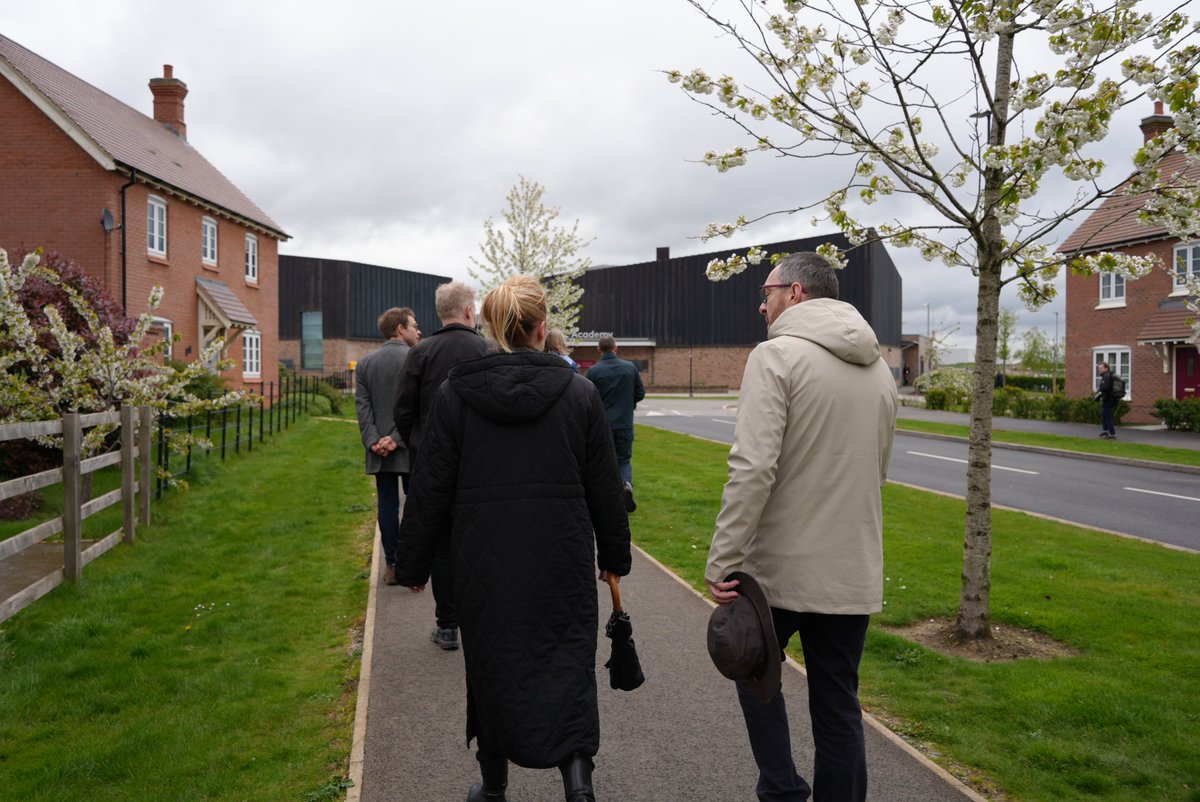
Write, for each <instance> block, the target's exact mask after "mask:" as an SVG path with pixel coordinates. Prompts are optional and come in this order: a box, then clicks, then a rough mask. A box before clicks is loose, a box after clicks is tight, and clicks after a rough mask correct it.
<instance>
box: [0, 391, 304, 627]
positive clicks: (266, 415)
mask: <svg viewBox="0 0 1200 802" xmlns="http://www.w3.org/2000/svg"><path fill="white" fill-rule="evenodd" d="M319 381H320V380H319V379H317V378H315V377H291V376H283V377H281V378H280V382H279V387H278V394H276V386H275V383H274V382H271V383H270V386H269V388H268V392H267V393H266V394H264V395H262V396H258V397H257V398H255V399H253V400H251V402H250V403H249V404H238V405H236V406H234V407H229V408H225V409H217V410H205V411H204V412H202V413H198V414H195V415H186V416H182V417H177V416H172V415H171V414H170V413H169V412H155V411H154V410H153V409H152V408H151V407H149V406H142V407H134V406H130V405H123V406H122V407H121V409H120V410H119V411H112V412H96V413H87V414H81V413H77V412H69V413H66V414H65V415H63V417H62V419H61V420H48V421H33V422H27V423H5V424H0V444H2V443H5V442H8V441H10V440H20V439H29V438H36V437H46V436H61V437H62V441H63V448H62V467H61V468H52V469H50V470H47V471H42V472H41V473H35V474H30V475H28V476H20V477H17V478H15V479H9V480H7V481H0V501H4V500H6V499H10V498H13V497H15V496H20V495H23V494H25V493H31V492H35V491H38V490H41V489H42V488H45V487H50V486H51V485H55V484H58V483H60V482H61V483H62V485H63V512H62V515H59V516H57V517H55V518H52V519H50V520H45V521H42V522H41V523H39V524H37V525H36V526H32V527H30V528H29V529H26V530H24V531H23V532H19V533H17V534H15V535H12V536H10V537H8V538H6V539H2V540H0V622H3V621H5V620H7V619H9V618H11V617H12V616H13V615H15V614H16V613H17V612H19V611H20V610H22V609H23V608H25V607H28V606H29V605H30V604H32V603H33V602H35V601H37V600H38V599H40V598H41V597H42V596H45V595H46V594H47V593H49V592H50V591H51V590H53V589H54V588H56V587H58V586H59V585H60V584H62V583H63V582H64V581H69V582H78V581H80V579H81V578H82V576H83V567H84V566H85V565H87V564H88V563H90V562H91V561H92V560H94V559H96V558H97V557H99V556H100V555H101V554H104V553H105V552H106V551H108V550H109V549H111V548H112V547H113V546H115V545H116V544H117V543H119V542H121V541H122V540H124V541H126V542H129V543H132V542H133V541H134V537H135V534H136V531H137V525H138V523H141V524H142V525H143V526H145V525H149V523H150V500H151V496H155V497H157V496H160V495H161V494H162V493H163V491H164V490H165V489H166V488H167V487H168V486H169V482H170V481H171V480H173V479H176V478H179V477H182V476H186V475H187V474H188V473H190V471H191V468H192V450H193V446H192V445H186V446H179V447H178V448H177V446H176V443H177V442H178V441H177V438H179V437H180V436H185V437H186V438H187V439H185V440H184V441H183V442H189V440H190V438H192V437H194V436H196V437H198V436H200V435H201V433H203V438H204V440H207V441H208V442H209V443H211V445H210V446H209V447H207V448H205V449H204V450H205V451H206V452H207V451H217V452H218V453H219V457H220V459H221V461H224V460H225V457H226V450H227V447H228V450H230V451H232V452H233V453H235V454H236V453H238V452H239V451H240V450H241V449H242V448H245V449H246V450H247V451H249V450H252V449H253V447H254V438H255V424H256V423H257V425H258V432H257V436H258V440H259V442H260V443H262V442H265V439H266V437H267V436H270V435H274V434H275V433H276V432H279V431H282V430H283V429H286V428H287V427H288V425H289V424H290V423H294V422H295V421H296V419H297V417H298V416H299V415H301V414H307V412H308V409H309V404H310V401H311V399H312V397H313V396H314V395H316V393H317V384H318V382H319ZM243 406H245V407H246V417H245V420H243V416H242V412H243V410H242V407H243ZM256 410H257V418H258V420H257V421H256V420H255V417H256ZM111 424H117V425H118V426H119V427H120V448H119V449H118V450H115V451H111V452H110V453H106V454H101V455H99V456H95V457H87V458H84V457H83V454H82V445H83V433H84V430H86V429H90V428H92V427H95V426H102V425H111ZM218 442H219V445H218ZM172 455H174V456H175V459H174V460H172ZM180 463H182V464H180ZM118 464H119V465H120V466H121V467H120V473H121V486H120V487H118V488H117V489H115V490H113V491H111V492H108V493H105V494H103V495H101V496H98V497H96V498H94V499H92V500H90V501H83V499H82V494H81V486H82V480H83V477H85V476H87V475H88V474H91V473H93V472H95V471H98V470H101V469H103V468H107V467H109V466H112V465H118ZM118 502H120V503H121V504H122V512H123V514H122V525H121V528H120V529H118V530H116V531H114V532H112V533H111V534H109V535H107V536H106V537H104V538H101V539H100V540H97V541H95V542H94V543H90V544H88V545H87V546H86V547H85V545H84V540H83V522H84V520H86V519H87V518H89V517H91V516H92V515H94V514H96V513H97V512H100V511H101V510H104V509H107V508H108V507H111V506H113V505H114V504H117V503H118ZM59 534H61V535H62V538H63V547H62V551H61V555H62V556H61V563H60V562H59V560H58V559H57V558H56V556H55V555H56V553H57V552H56V553H55V554H52V553H51V552H50V551H49V550H50V549H51V548H52V545H51V544H47V543H45V541H46V540H48V539H49V538H52V537H54V536H56V535H59ZM51 564H53V567H51Z"/></svg>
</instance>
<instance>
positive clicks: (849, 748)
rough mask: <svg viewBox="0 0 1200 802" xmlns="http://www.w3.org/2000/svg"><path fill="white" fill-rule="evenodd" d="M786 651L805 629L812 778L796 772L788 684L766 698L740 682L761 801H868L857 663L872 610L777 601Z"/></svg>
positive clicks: (781, 641)
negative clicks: (851, 611)
mask: <svg viewBox="0 0 1200 802" xmlns="http://www.w3.org/2000/svg"><path fill="white" fill-rule="evenodd" d="M771 618H772V620H773V621H774V623H775V633H776V635H777V636H778V637H779V646H780V649H781V650H782V649H783V648H784V647H786V646H787V642H788V641H789V640H790V639H791V637H792V635H793V634H799V635H800V645H801V647H802V648H803V649H804V666H805V669H806V670H807V673H808V710H809V715H810V716H811V718H812V730H813V742H814V745H815V746H816V756H815V759H814V761H813V782H812V786H811V788H810V786H809V784H808V783H807V782H805V780H804V778H802V777H801V776H800V775H799V774H798V773H797V772H796V764H795V761H794V760H793V758H792V740H791V734H790V732H789V730H788V719H787V708H786V706H785V704H784V701H783V691H782V690H781V691H780V692H779V693H777V694H775V697H774V698H773V699H772V700H771V701H770V702H768V703H767V704H765V705H764V704H762V703H761V702H759V701H758V700H757V699H756V698H755V697H754V696H753V694H751V693H750V690H749V689H748V688H747V687H746V686H745V685H744V684H743V683H741V682H739V683H737V686H738V701H739V702H741V705H742V715H743V716H744V717H745V719H746V732H747V733H748V734H749V736H750V749H751V751H752V752H753V753H754V760H755V762H756V763H757V764H758V772H759V773H758V789H757V790H758V798H759V800H760V802H807V800H808V799H809V797H810V796H811V797H812V798H813V799H814V800H815V802H863V801H864V800H865V799H866V798H867V753H866V746H865V744H864V742H863V728H862V708H861V707H859V704H858V664H859V661H860V660H861V659H862V653H863V645H864V644H865V643H866V638H867V623H868V622H869V621H870V616H866V615H826V614H823V613H797V612H792V611H791V610H779V609H776V608H774V607H773V608H771Z"/></svg>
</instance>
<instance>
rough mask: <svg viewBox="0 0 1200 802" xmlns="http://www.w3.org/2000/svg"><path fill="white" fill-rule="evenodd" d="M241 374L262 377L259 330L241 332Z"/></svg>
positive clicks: (260, 335) (260, 334) (255, 377)
mask: <svg viewBox="0 0 1200 802" xmlns="http://www.w3.org/2000/svg"><path fill="white" fill-rule="evenodd" d="M242 375H243V376H245V377H246V378H250V379H257V378H261V377H262V333H261V332H257V331H244V332H242Z"/></svg>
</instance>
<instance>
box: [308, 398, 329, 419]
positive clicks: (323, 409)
mask: <svg viewBox="0 0 1200 802" xmlns="http://www.w3.org/2000/svg"><path fill="white" fill-rule="evenodd" d="M332 409H333V408H332V406H331V405H330V403H329V399H328V398H327V397H325V396H324V395H321V394H317V395H314V396H313V397H312V398H310V399H308V414H309V415H328V414H329V413H330V412H331V411H332Z"/></svg>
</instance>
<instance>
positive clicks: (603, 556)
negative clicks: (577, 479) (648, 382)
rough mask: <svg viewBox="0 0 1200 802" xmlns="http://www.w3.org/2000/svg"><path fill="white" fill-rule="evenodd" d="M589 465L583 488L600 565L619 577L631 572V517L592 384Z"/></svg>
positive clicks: (601, 408)
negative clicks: (627, 509) (626, 508)
mask: <svg viewBox="0 0 1200 802" xmlns="http://www.w3.org/2000/svg"><path fill="white" fill-rule="evenodd" d="M588 390H589V393H588V396H589V403H588V408H587V424H586V426H587V429H586V432H587V446H586V448H587V452H586V453H587V457H586V459H587V462H586V464H585V465H584V473H583V486H584V492H585V494H586V496H587V505H588V514H589V515H590V516H591V519H592V528H593V529H595V531H596V564H597V565H599V566H600V568H601V570H604V571H610V572H612V573H614V574H616V575H617V576H625V575H626V574H628V573H629V568H630V566H631V564H632V561H633V560H632V557H631V556H630V553H629V515H628V514H627V513H626V512H625V495H624V484H623V483H622V481H621V473H620V471H619V470H618V469H617V452H616V449H614V448H613V440H612V432H611V431H610V430H609V428H608V416H607V415H605V414H604V402H603V401H601V400H600V393H598V392H597V391H596V388H595V387H594V386H591V385H590V384H589V385H588Z"/></svg>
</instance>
